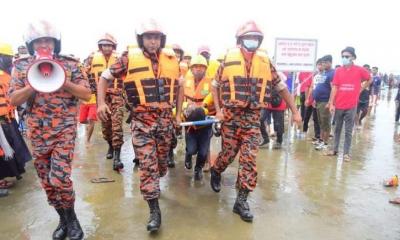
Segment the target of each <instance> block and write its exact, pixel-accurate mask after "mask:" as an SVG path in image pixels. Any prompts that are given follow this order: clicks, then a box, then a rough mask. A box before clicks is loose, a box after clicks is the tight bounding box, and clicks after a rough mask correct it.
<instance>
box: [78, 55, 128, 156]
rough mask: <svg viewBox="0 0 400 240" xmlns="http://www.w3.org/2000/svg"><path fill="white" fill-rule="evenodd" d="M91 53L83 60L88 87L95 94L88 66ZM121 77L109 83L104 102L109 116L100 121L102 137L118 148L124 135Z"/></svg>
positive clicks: (94, 86) (122, 142)
mask: <svg viewBox="0 0 400 240" xmlns="http://www.w3.org/2000/svg"><path fill="white" fill-rule="evenodd" d="M93 55H94V54H92V55H90V56H89V57H88V58H87V59H86V60H85V69H86V72H87V73H88V76H89V83H90V88H91V91H92V93H93V94H97V82H96V80H95V78H94V76H93V75H92V74H90V71H91V69H90V67H91V65H92V60H93ZM122 88H123V83H122V79H118V78H116V79H115V80H114V81H113V82H112V83H110V84H109V86H108V88H107V93H106V99H105V100H106V104H107V106H108V107H109V108H110V111H111V116H110V119H109V121H107V122H101V131H102V133H103V138H104V140H106V141H107V142H109V143H112V147H113V148H114V149H120V148H121V146H122V145H123V144H124V136H123V130H122V119H123V118H124V112H123V107H124V105H125V102H124V98H123V97H122V92H123V89H122Z"/></svg>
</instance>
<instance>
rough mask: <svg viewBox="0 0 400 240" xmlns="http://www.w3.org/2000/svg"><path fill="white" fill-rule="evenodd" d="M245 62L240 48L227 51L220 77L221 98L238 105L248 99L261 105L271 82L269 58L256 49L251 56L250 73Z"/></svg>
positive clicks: (243, 103) (246, 101) (241, 104)
mask: <svg viewBox="0 0 400 240" xmlns="http://www.w3.org/2000/svg"><path fill="white" fill-rule="evenodd" d="M245 64H246V63H245V60H244V58H243V55H242V53H241V51H240V48H234V49H231V50H229V51H228V53H227V54H226V58H225V61H224V69H223V72H222V78H221V80H222V83H223V84H222V85H223V86H222V91H221V96H222V100H223V102H225V103H227V102H231V103H234V104H235V105H238V106H245V105H247V104H248V101H250V102H252V103H255V104H256V105H257V106H259V105H262V104H263V103H265V102H266V97H267V96H266V94H267V95H268V91H269V88H270V86H269V85H271V83H272V81H271V80H272V75H271V67H270V61H269V58H268V56H267V54H266V53H265V52H263V51H259V50H258V51H256V53H255V54H254V56H253V59H252V63H251V69H250V73H247V71H246V66H245Z"/></svg>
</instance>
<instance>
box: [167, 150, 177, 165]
mask: <svg viewBox="0 0 400 240" xmlns="http://www.w3.org/2000/svg"><path fill="white" fill-rule="evenodd" d="M167 163H168V167H169V168H174V167H175V160H174V149H172V148H171V149H170V150H169V153H168V160H167Z"/></svg>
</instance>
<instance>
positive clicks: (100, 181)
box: [90, 177, 115, 183]
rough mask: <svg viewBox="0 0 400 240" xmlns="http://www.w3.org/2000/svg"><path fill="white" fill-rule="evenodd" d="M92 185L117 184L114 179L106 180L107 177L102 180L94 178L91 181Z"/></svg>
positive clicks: (101, 178)
mask: <svg viewBox="0 0 400 240" xmlns="http://www.w3.org/2000/svg"><path fill="white" fill-rule="evenodd" d="M90 182H92V183H109V182H115V180H114V179H111V178H106V177H100V178H93V179H92V180H90Z"/></svg>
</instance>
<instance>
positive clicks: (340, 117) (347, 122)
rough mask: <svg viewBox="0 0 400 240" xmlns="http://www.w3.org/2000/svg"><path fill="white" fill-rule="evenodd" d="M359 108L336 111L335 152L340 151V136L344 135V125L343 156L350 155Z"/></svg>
mask: <svg viewBox="0 0 400 240" xmlns="http://www.w3.org/2000/svg"><path fill="white" fill-rule="evenodd" d="M356 112H357V108H356V107H354V108H351V109H346V110H341V109H336V110H335V122H336V124H335V140H334V144H335V145H334V148H333V151H335V152H338V151H339V143H340V135H341V133H342V127H343V123H344V147H343V154H349V153H350V147H351V140H352V134H353V127H354V121H355V116H356Z"/></svg>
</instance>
